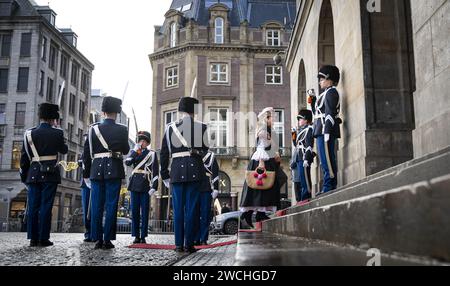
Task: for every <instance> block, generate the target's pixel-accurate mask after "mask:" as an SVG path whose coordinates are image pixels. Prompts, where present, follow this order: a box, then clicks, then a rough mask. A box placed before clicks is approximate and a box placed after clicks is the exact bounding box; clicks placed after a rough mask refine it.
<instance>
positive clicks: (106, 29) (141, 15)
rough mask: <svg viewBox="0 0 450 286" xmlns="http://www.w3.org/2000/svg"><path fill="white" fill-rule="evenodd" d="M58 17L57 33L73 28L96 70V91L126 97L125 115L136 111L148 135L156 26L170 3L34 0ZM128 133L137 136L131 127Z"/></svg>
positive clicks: (160, 0) (168, 0)
mask: <svg viewBox="0 0 450 286" xmlns="http://www.w3.org/2000/svg"><path fill="white" fill-rule="evenodd" d="M35 1H36V2H37V3H38V4H39V5H48V4H49V5H50V7H51V8H52V9H53V10H54V11H55V12H56V14H57V16H56V26H57V27H58V28H70V27H71V28H72V29H73V30H74V31H75V33H77V35H78V50H79V51H81V53H83V54H84V55H85V56H86V57H87V58H88V59H89V60H90V61H91V62H92V63H93V64H94V65H95V70H94V73H93V75H92V88H93V89H102V90H103V91H104V92H106V93H108V95H110V96H114V97H118V98H122V95H123V93H124V91H125V86H126V85H127V82H128V81H129V86H128V91H127V93H126V96H125V102H124V110H125V112H126V113H127V115H128V116H129V117H131V118H132V117H133V116H132V112H131V107H134V109H135V111H136V116H137V121H138V126H139V129H147V130H149V131H150V127H151V119H150V108H151V96H152V69H151V65H150V61H149V59H148V55H149V54H150V53H151V52H152V51H153V32H154V26H155V25H161V24H162V23H163V21H164V14H165V13H166V12H167V11H168V10H169V7H170V4H171V2H172V1H171V0H157V1H156V0H127V1H119V0H109V1H106V0H50V1H49V0H35ZM130 123H131V125H130V133H131V134H134V133H135V130H134V129H135V128H134V122H133V121H131V122H130Z"/></svg>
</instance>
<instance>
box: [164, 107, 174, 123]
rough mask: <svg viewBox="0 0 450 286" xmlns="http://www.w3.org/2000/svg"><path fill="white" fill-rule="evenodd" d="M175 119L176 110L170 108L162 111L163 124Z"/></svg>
mask: <svg viewBox="0 0 450 286" xmlns="http://www.w3.org/2000/svg"><path fill="white" fill-rule="evenodd" d="M175 121H177V111H176V110H170V111H166V112H164V126H166V125H167V124H169V123H172V122H175Z"/></svg>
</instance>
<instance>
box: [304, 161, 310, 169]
mask: <svg viewBox="0 0 450 286" xmlns="http://www.w3.org/2000/svg"><path fill="white" fill-rule="evenodd" d="M303 167H304V168H308V167H309V163H308V161H306V160H305V161H303Z"/></svg>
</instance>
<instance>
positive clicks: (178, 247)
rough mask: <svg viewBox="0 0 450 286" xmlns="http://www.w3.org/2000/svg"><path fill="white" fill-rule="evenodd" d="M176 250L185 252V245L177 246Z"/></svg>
mask: <svg viewBox="0 0 450 286" xmlns="http://www.w3.org/2000/svg"><path fill="white" fill-rule="evenodd" d="M175 252H184V247H183V246H177V247H176V248H175Z"/></svg>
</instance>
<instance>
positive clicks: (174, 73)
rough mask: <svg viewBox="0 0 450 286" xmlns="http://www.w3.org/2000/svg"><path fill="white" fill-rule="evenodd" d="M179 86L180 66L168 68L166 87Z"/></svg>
mask: <svg viewBox="0 0 450 286" xmlns="http://www.w3.org/2000/svg"><path fill="white" fill-rule="evenodd" d="M176 86H178V67H170V68H168V69H166V87H167V88H170V87H176Z"/></svg>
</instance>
